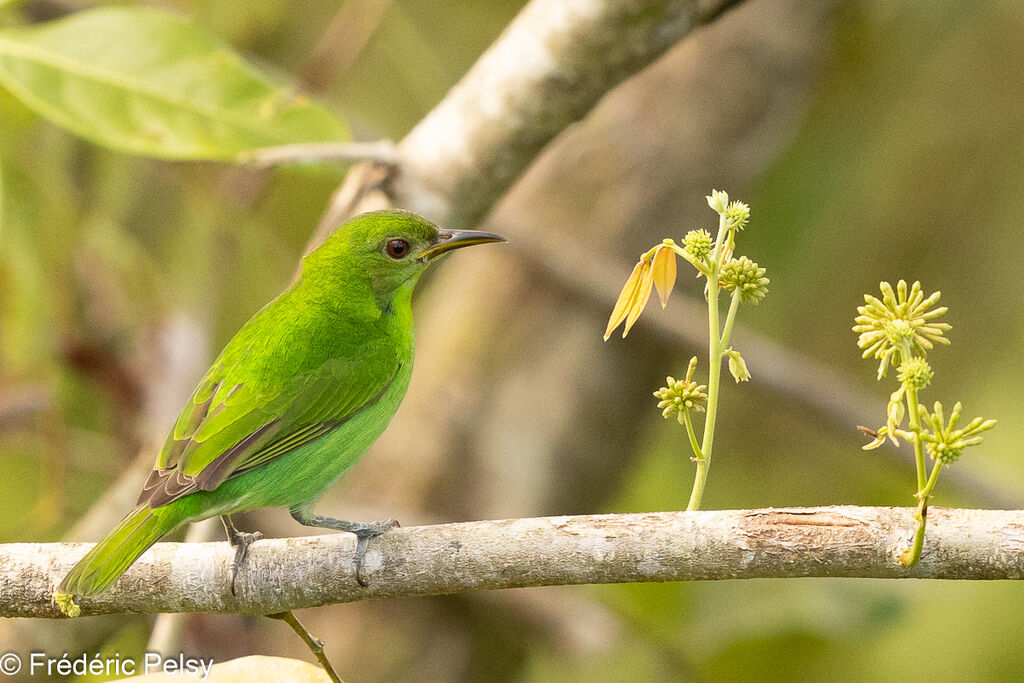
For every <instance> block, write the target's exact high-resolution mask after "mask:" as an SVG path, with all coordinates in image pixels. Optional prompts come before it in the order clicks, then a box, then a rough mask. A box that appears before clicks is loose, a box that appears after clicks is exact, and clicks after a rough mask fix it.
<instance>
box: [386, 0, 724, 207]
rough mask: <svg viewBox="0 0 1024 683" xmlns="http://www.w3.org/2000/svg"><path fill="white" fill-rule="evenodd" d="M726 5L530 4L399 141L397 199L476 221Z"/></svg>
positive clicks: (626, 0) (571, 0) (568, 0)
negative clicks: (565, 137) (557, 140)
mask: <svg viewBox="0 0 1024 683" xmlns="http://www.w3.org/2000/svg"><path fill="white" fill-rule="evenodd" d="M734 4H736V0H711V1H697V0H617V1H616V2H608V0H533V2H531V3H529V4H528V5H527V6H526V7H525V8H524V9H523V10H522V11H521V12H520V13H519V14H518V16H516V18H515V19H514V20H513V21H512V23H511V24H509V26H508V28H507V29H506V30H505V32H504V33H503V34H502V35H501V37H500V38H499V39H498V40H497V41H495V43H494V44H493V45H492V46H491V47H490V49H488V50H487V52H486V53H484V55H483V56H482V57H481V58H480V59H479V60H477V62H476V64H474V65H473V68H472V69H470V70H469V72H468V73H467V74H466V75H465V77H463V79H462V80H461V81H460V82H459V84H458V85H456V86H455V87H454V88H452V90H451V91H450V92H449V93H448V94H447V95H446V96H445V98H444V100H443V101H442V102H441V103H440V104H439V105H438V106H437V107H435V108H434V109H433V111H431V112H430V113H429V114H428V115H427V116H426V118H424V119H423V120H422V121H420V123H419V124H418V125H417V126H416V127H415V128H414V129H413V130H412V131H411V132H410V133H409V134H408V135H407V136H406V137H405V139H403V140H402V142H401V143H400V144H399V147H398V157H399V167H400V168H401V173H400V174H399V175H397V176H396V177H395V182H394V187H393V190H394V196H395V198H396V200H397V203H398V204H399V205H401V206H406V207H410V208H414V209H417V210H419V211H421V212H422V213H424V214H425V215H427V216H428V217H429V218H431V219H433V220H436V221H439V222H440V224H442V225H445V226H450V227H468V226H471V225H473V224H475V223H476V222H478V221H479V220H480V219H481V218H483V216H484V214H485V213H487V212H488V211H489V210H490V208H491V206H492V205H493V204H494V202H495V201H496V200H497V199H498V198H499V197H500V196H501V195H503V194H504V193H505V191H506V190H507V189H508V188H509V187H510V186H511V185H512V183H513V182H514V181H515V180H516V179H517V178H518V177H519V175H520V174H521V173H522V172H523V170H525V169H526V167H527V166H528V165H529V164H530V163H531V162H532V161H533V159H534V157H536V156H537V154H538V153H539V152H540V150H541V149H542V148H543V147H544V146H545V145H547V144H548V142H550V141H551V140H552V139H553V138H554V137H555V136H556V135H558V134H560V133H561V132H562V131H563V130H565V129H566V128H567V127H568V126H570V125H572V124H573V123H575V122H577V121H579V120H580V119H582V118H583V117H584V116H585V115H586V114H587V112H589V111H590V110H591V109H592V108H593V106H594V105H595V104H597V102H598V101H599V100H600V99H601V98H602V97H603V96H604V95H605V93H607V92H608V91H609V90H611V89H612V88H613V87H615V86H616V85H618V84H619V83H620V82H622V81H623V80H625V79H626V78H627V77H629V76H631V75H633V74H635V73H637V72H638V71H640V70H641V69H642V68H644V67H645V66H647V65H648V64H650V63H651V62H653V61H654V60H655V59H657V58H658V57H660V56H661V55H662V54H663V53H664V52H665V51H666V50H667V49H668V48H670V47H671V46H672V45H674V44H675V43H676V42H678V41H679V40H680V39H681V38H683V36H685V35H687V34H689V33H690V32H692V31H693V30H694V29H696V28H698V27H700V26H701V25H703V24H705V23H707V22H709V21H712V20H713V19H715V18H716V17H717V16H718V15H719V14H721V13H722V12H723V11H724V10H726V9H728V8H729V7H731V6H732V5H734Z"/></svg>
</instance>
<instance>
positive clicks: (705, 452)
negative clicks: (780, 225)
mask: <svg viewBox="0 0 1024 683" xmlns="http://www.w3.org/2000/svg"><path fill="white" fill-rule="evenodd" d="M727 232H729V231H728V230H727V229H726V221H725V216H724V215H721V216H719V219H718V237H717V238H716V239H715V248H714V251H712V252H711V259H710V261H711V267H710V269H709V272H708V273H707V279H708V286H707V299H708V405H707V408H708V411H707V416H706V417H705V419H704V436H703V438H701V442H700V443H701V447H700V450H699V454H698V455H697V457H696V458H695V460H696V463H697V473H696V474H695V476H694V478H693V489H692V490H691V491H690V502H689V504H687V506H686V509H687V510H688V511H689V510H699V509H700V499H701V497H702V496H703V495H704V484H705V483H707V478H708V468H709V467H711V447H712V446H713V445H714V440H715V418H716V417H718V393H719V387H720V386H721V374H722V356H724V355H725V345H724V344H723V343H722V332H721V327H720V325H719V316H718V291H719V287H718V276H719V273H721V271H722V260H723V256H724V255H725V254H724V248H723V241H724V240H725V237H726V233H727ZM735 308H736V299H735V297H734V301H733V305H731V306H730V307H729V315H728V316H727V322H726V328H727V333H729V332H731V331H732V330H731V328H732V325H731V322H732V320H733V319H734V318H735V316H736V312H735V310H734V309H735Z"/></svg>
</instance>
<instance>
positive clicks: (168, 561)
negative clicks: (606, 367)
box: [0, 506, 1024, 617]
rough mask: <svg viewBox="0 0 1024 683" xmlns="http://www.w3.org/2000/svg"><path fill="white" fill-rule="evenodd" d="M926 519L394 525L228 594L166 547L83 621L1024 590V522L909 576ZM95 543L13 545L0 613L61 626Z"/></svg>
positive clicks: (203, 557) (780, 515)
mask: <svg viewBox="0 0 1024 683" xmlns="http://www.w3.org/2000/svg"><path fill="white" fill-rule="evenodd" d="M912 517H913V509H910V508H880V507H853V506H831V507H818V508H781V509H774V508H771V509H764V510H716V511H701V512H693V513H685V512H651V513H644V514H620V515H587V516H578V517H548V518H530V519H513V520H499V521H482V522H463V523H461V524H442V525H435V526H425V527H409V528H398V529H394V530H392V531H390V532H388V533H387V534H385V535H384V536H381V537H379V538H378V539H376V540H374V542H373V544H372V546H371V548H370V549H369V550H368V551H367V554H366V557H365V565H364V572H365V573H366V574H365V575H366V576H367V577H368V580H369V584H370V585H369V586H368V587H365V588H364V587H362V586H359V585H358V584H357V583H356V581H355V574H354V551H355V542H354V538H352V537H350V536H348V535H346V534H335V535H330V536H313V537H304V538H283V539H270V540H265V541H261V542H260V543H258V544H256V545H253V547H252V548H251V549H250V554H249V555H248V556H247V558H246V564H245V566H244V567H243V569H242V571H241V573H240V575H239V577H238V580H237V582H236V590H237V595H236V596H233V595H232V594H231V590H230V581H229V570H228V567H229V565H230V560H231V557H232V550H231V548H230V547H229V546H228V545H227V544H226V543H217V544H211V543H186V544H168V543H161V544H157V545H156V546H154V547H153V549H152V551H151V552H148V553H147V554H146V555H145V556H143V558H141V559H140V560H139V562H138V563H136V564H135V565H134V566H133V567H132V568H131V570H129V572H128V573H127V574H126V575H125V576H124V578H123V579H122V580H121V581H120V582H119V583H118V584H117V585H115V586H114V587H113V588H111V589H110V590H109V591H108V592H106V593H103V594H101V595H98V596H91V597H87V598H80V599H79V602H80V604H81V607H82V614H83V616H88V615H95V614H110V613H123V612H142V613H157V612H182V611H188V612H229V613H245V614H268V613H276V612H282V611H286V610H293V609H301V608H304V607H318V606H321V605H326V604H332V603H339V602H352V601H358V600H370V599H377V598H399V597H408V596H413V595H439V594H451V593H458V592H462V591H469V590H492V589H498V588H522V587H527V586H551V585H578V584H588V583H624V582H649V581H687V580H721V579H755V578H787V577H788V578H796V577H810V576H827V577H860V578H887V579H895V578H917V579H972V580H991V579H1024V563H1022V562H1021V556H1022V555H1021V554H1022V551H1024V511H1021V510H960V509H949V508H932V509H930V510H929V520H930V528H929V534H928V537H927V541H926V548H925V552H924V556H923V558H922V560H921V563H920V564H919V565H917V566H915V567H913V568H911V569H907V568H904V567H902V566H901V565H899V564H898V563H897V561H896V557H897V555H898V554H899V553H900V552H901V551H902V550H903V549H905V548H906V547H907V546H908V545H909V540H910V536H911V535H912V528H913V519H912ZM84 550H85V548H83V547H82V546H81V545H77V544H76V545H65V544H13V545H6V546H0V567H2V569H0V595H2V596H4V598H3V603H2V604H0V616H5V617H12V616H15V617H24V616H32V617H56V616H60V614H59V612H58V611H57V610H56V607H54V605H53V604H52V603H51V601H50V599H49V593H48V591H49V590H51V589H52V586H53V585H54V584H55V583H56V582H57V581H59V580H60V578H61V577H62V576H63V574H64V573H65V572H66V571H67V570H68V569H69V568H70V567H71V566H72V564H73V562H74V560H75V559H76V558H77V557H79V556H80V555H81V554H82V552H84Z"/></svg>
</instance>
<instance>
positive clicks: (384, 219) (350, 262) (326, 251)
mask: <svg viewBox="0 0 1024 683" xmlns="http://www.w3.org/2000/svg"><path fill="white" fill-rule="evenodd" d="M504 241H505V240H504V238H502V237H499V236H498V235H492V234H491V233H488V232H479V231H476V230H445V229H444V228H438V227H437V226H436V225H434V224H433V223H431V222H430V221H428V220H427V219H425V218H423V217H421V216H418V215H416V214H414V213H412V212H411V211H401V210H398V209H390V210H386V211H371V212H369V213H364V214H360V215H359V216H356V217H355V218H352V219H351V220H349V221H347V222H346V223H344V224H342V225H341V226H340V227H339V228H338V229H337V230H335V231H334V233H333V234H332V235H331V236H330V237H328V238H327V240H326V241H325V242H324V243H323V244H322V245H321V246H320V247H318V248H317V249H316V250H315V251H313V252H312V253H311V254H309V256H307V257H306V264H305V268H304V270H305V271H306V272H308V271H309V270H310V269H326V270H332V269H337V268H352V267H357V268H358V269H359V270H360V271H361V272H363V273H365V274H366V275H367V276H368V277H369V283H370V286H371V287H372V288H373V290H374V293H375V295H376V296H377V297H378V298H379V299H381V298H388V297H390V296H392V295H393V294H394V293H395V292H397V291H398V290H399V289H400V288H401V287H402V286H403V285H406V284H412V283H415V281H416V279H417V278H418V277H419V276H420V274H421V273H422V272H423V271H424V270H425V269H426V267H427V266H428V265H430V264H431V263H433V262H434V261H436V260H437V259H438V258H439V257H440V256H442V255H444V254H447V253H448V252H450V251H453V250H455V249H459V248H461V247H468V246H470V245H473V244H487V243H488V242H504Z"/></svg>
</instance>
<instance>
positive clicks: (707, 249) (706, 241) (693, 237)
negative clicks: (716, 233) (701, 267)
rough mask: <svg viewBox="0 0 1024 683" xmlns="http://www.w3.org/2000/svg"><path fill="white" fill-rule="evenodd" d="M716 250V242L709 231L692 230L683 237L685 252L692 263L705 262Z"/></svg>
mask: <svg viewBox="0 0 1024 683" xmlns="http://www.w3.org/2000/svg"><path fill="white" fill-rule="evenodd" d="M714 248H715V240H714V239H712V237H711V233H710V232H708V231H707V230H702V229H700V228H698V229H696V230H691V231H690V232H688V233H686V236H685V237H683V251H685V252H686V255H687V256H688V257H689V258H690V260H691V261H703V260H704V259H706V258H707V257H708V254H710V253H711V250H712V249H714Z"/></svg>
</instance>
